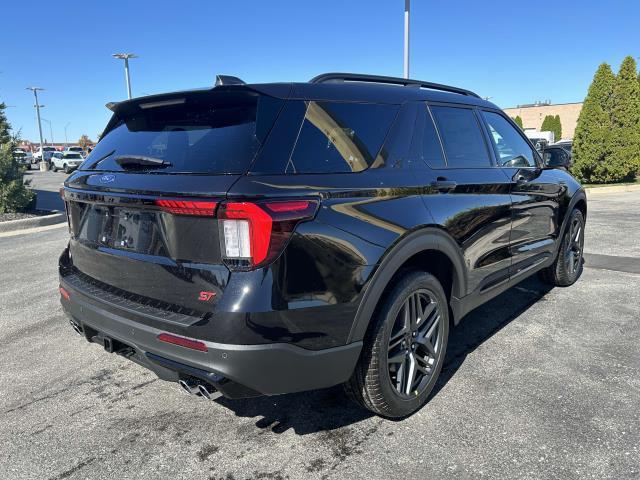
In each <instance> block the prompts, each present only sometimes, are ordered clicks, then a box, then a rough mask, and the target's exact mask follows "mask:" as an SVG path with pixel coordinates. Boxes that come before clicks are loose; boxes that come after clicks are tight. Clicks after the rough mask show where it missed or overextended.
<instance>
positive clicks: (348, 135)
mask: <svg viewBox="0 0 640 480" xmlns="http://www.w3.org/2000/svg"><path fill="white" fill-rule="evenodd" d="M396 111H397V107H396V106H394V105H378V104H366V103H337V102H316V101H311V102H307V110H306V114H305V116H304V121H303V123H302V128H301V129H300V134H299V136H298V140H297V142H296V146H295V148H294V150H293V153H292V155H291V158H290V159H289V162H288V163H287V166H286V168H285V172H286V173H339V172H359V171H361V170H364V169H366V168H367V167H369V166H370V165H371V164H372V163H373V161H374V159H375V157H376V155H377V153H378V151H379V150H380V147H381V146H382V142H383V141H384V139H385V136H386V134H387V132H388V131H389V128H390V126H391V123H392V122H393V119H394V117H395V115H396Z"/></svg>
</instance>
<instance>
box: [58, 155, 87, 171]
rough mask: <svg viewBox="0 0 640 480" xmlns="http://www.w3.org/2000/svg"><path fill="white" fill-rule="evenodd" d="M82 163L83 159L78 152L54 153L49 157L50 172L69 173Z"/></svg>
mask: <svg viewBox="0 0 640 480" xmlns="http://www.w3.org/2000/svg"><path fill="white" fill-rule="evenodd" d="M82 162H84V157H83V156H82V155H80V154H79V153H78V152H56V153H54V154H53V156H52V157H51V170H53V171H54V172H57V171H58V170H63V171H64V173H71V172H73V171H74V170H75V169H76V168H78V167H79V166H80V164H81V163H82Z"/></svg>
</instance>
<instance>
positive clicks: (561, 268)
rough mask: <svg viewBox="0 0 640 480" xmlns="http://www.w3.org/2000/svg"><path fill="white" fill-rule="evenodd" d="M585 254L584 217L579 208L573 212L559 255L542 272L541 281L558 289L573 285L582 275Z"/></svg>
mask: <svg viewBox="0 0 640 480" xmlns="http://www.w3.org/2000/svg"><path fill="white" fill-rule="evenodd" d="M583 253H584V216H583V215H582V212H581V211H580V210H578V209H577V208H576V209H574V210H573V211H572V212H571V216H570V217H569V220H568V222H567V226H566V228H565V232H564V234H563V236H562V242H561V243H560V247H559V248H558V254H557V255H556V259H555V261H554V262H553V263H552V264H551V266H549V267H547V268H545V269H543V270H540V272H539V277H540V279H541V280H542V281H543V282H545V283H548V284H550V285H554V286H556V287H568V286H569V285H573V284H574V283H575V282H576V281H577V280H578V278H580V275H582V266H583V264H584V261H583Z"/></svg>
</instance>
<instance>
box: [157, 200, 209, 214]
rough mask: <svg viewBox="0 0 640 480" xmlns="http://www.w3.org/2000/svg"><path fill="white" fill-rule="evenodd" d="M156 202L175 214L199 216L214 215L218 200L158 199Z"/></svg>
mask: <svg viewBox="0 0 640 480" xmlns="http://www.w3.org/2000/svg"><path fill="white" fill-rule="evenodd" d="M155 204H156V205H157V206H159V207H160V208H161V209H162V210H164V211H165V212H168V213H172V214H174V215H193V216H198V217H213V216H214V215H215V213H216V207H217V206H218V202H209V201H200V200H164V199H162V200H160V199H159V200H156V201H155Z"/></svg>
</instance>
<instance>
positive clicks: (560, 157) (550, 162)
mask: <svg viewBox="0 0 640 480" xmlns="http://www.w3.org/2000/svg"><path fill="white" fill-rule="evenodd" d="M542 158H543V160H544V166H545V167H546V168H566V169H569V167H570V166H571V156H570V155H569V154H568V153H567V152H565V151H559V150H558V149H550V150H544V151H543V152H542Z"/></svg>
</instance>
